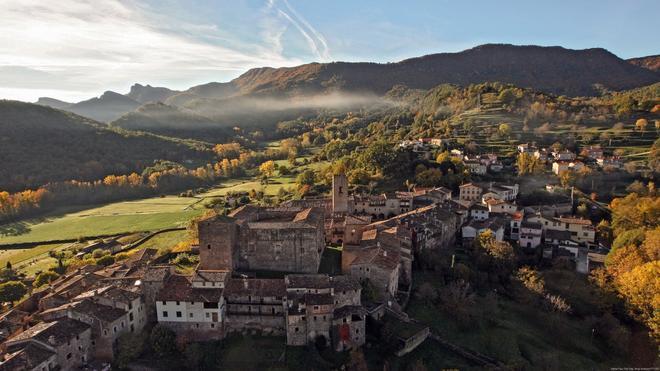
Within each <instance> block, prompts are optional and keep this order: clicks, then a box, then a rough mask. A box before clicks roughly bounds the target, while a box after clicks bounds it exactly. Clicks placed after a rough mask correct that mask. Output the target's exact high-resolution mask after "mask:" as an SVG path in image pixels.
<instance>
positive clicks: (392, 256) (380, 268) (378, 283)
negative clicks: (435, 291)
mask: <svg viewBox="0 0 660 371" xmlns="http://www.w3.org/2000/svg"><path fill="white" fill-rule="evenodd" d="M345 252H346V254H345V255H346V257H344V254H342V272H343V273H344V274H348V275H350V276H351V277H356V278H358V279H359V280H360V281H365V280H368V281H369V282H370V283H371V284H372V285H373V286H374V288H375V289H376V291H377V294H378V296H379V299H380V300H378V301H379V302H385V301H387V300H388V299H390V298H393V297H394V296H396V293H397V291H398V288H399V275H400V273H401V270H400V263H401V253H400V252H399V251H396V250H394V249H390V248H384V247H381V246H372V247H367V248H362V247H358V248H354V249H351V250H350V251H346V250H345Z"/></svg>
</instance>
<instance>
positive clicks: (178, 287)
mask: <svg viewBox="0 0 660 371" xmlns="http://www.w3.org/2000/svg"><path fill="white" fill-rule="evenodd" d="M224 287H225V283H224V282H223V281H222V280H220V282H219V283H217V284H216V285H213V286H211V285H207V286H206V287H205V286H204V285H203V284H202V285H201V287H200V286H199V285H193V277H191V276H183V275H178V274H172V275H169V276H168V277H166V278H165V282H164V283H163V286H162V288H161V289H160V290H159V291H158V292H157V294H156V295H155V310H156V317H157V320H158V323H160V324H163V325H165V326H167V327H169V328H170V329H172V330H174V331H175V332H176V333H177V334H179V335H181V336H183V337H188V338H189V339H199V340H210V339H222V338H223V337H224V328H223V322H224V319H225V308H226V305H225V301H224V296H223V291H224Z"/></svg>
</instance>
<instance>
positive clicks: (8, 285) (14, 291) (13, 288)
mask: <svg viewBox="0 0 660 371" xmlns="http://www.w3.org/2000/svg"><path fill="white" fill-rule="evenodd" d="M26 293H27V287H26V286H25V285H24V284H23V282H20V281H9V282H5V283H2V284H0V301H1V302H10V303H13V302H15V301H18V300H20V299H21V298H22V297H23V296H24V295H25V294H26Z"/></svg>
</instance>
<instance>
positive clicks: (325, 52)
mask: <svg viewBox="0 0 660 371" xmlns="http://www.w3.org/2000/svg"><path fill="white" fill-rule="evenodd" d="M283 2H284V5H285V6H286V7H287V9H289V11H290V12H291V13H292V14H293V15H294V16H295V17H296V18H297V19H298V20H299V21H300V23H302V24H303V25H304V26H305V27H306V28H307V29H308V30H309V31H311V33H312V34H313V35H314V37H315V38H316V40H317V41H318V42H319V44H321V45H320V47H319V48H318V49H319V52H320V53H321V57H322V59H323V60H329V59H330V49H329V48H328V43H327V42H326V41H325V37H323V35H322V34H321V33H320V32H318V31H317V30H316V28H314V27H312V25H311V24H310V23H309V22H307V20H306V19H305V18H304V17H303V16H302V15H300V13H298V12H297V11H296V10H295V9H294V8H293V7H292V6H291V4H289V1H288V0H283Z"/></svg>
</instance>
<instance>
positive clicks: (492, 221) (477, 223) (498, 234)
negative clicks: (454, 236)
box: [462, 218, 504, 241]
mask: <svg viewBox="0 0 660 371" xmlns="http://www.w3.org/2000/svg"><path fill="white" fill-rule="evenodd" d="M487 230H490V231H492V232H493V235H494V236H495V240H497V241H502V240H504V222H503V221H502V219H500V218H489V219H487V220H472V221H470V222H469V223H468V224H466V225H465V226H463V228H462V233H463V238H464V239H475V238H477V237H478V236H479V235H480V234H481V233H482V232H485V231H487Z"/></svg>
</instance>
